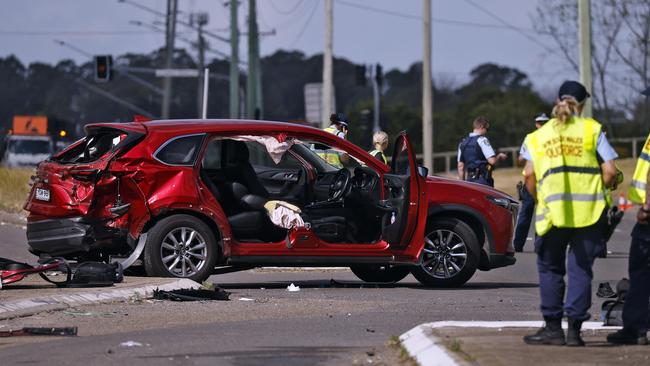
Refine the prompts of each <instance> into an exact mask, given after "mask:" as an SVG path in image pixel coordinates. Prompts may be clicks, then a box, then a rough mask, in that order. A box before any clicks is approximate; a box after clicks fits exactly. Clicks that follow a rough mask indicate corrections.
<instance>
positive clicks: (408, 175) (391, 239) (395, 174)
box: [382, 132, 424, 248]
mask: <svg viewBox="0 0 650 366" xmlns="http://www.w3.org/2000/svg"><path fill="white" fill-rule="evenodd" d="M393 146H394V152H393V157H392V161H391V172H390V173H387V174H384V178H383V179H384V194H385V196H384V198H385V199H386V200H387V201H388V202H389V203H390V205H391V206H392V207H393V212H392V213H391V214H390V217H389V218H388V222H386V226H385V227H384V231H383V233H382V234H383V235H382V237H383V239H384V240H385V241H386V242H388V243H389V244H390V245H391V246H392V247H394V248H404V247H406V246H407V245H408V244H409V242H410V240H411V238H412V237H413V233H414V232H415V228H416V226H417V220H418V206H419V204H420V197H421V194H420V190H421V189H424V184H423V182H422V179H423V178H422V177H420V176H419V174H418V167H417V161H416V158H415V153H414V151H413V145H412V144H411V141H410V140H409V138H408V136H407V135H406V133H405V132H402V133H400V135H399V136H398V137H397V139H396V141H395V144H394V145H393Z"/></svg>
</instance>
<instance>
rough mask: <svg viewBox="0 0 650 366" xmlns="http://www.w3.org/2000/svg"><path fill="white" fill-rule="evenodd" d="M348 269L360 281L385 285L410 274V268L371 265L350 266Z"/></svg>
mask: <svg viewBox="0 0 650 366" xmlns="http://www.w3.org/2000/svg"><path fill="white" fill-rule="evenodd" d="M350 269H351V270H352V273H354V274H355V275H356V276H357V277H359V279H360V280H362V281H365V282H385V283H389V282H398V281H401V280H402V279H404V277H406V276H408V274H409V273H410V272H411V267H395V266H391V265H372V264H369V265H358V266H352V267H350Z"/></svg>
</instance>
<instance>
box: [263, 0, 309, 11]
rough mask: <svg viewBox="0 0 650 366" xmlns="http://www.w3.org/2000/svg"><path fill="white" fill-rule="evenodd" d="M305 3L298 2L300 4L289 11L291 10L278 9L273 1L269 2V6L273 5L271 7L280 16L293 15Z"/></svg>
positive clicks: (301, 0)
mask: <svg viewBox="0 0 650 366" xmlns="http://www.w3.org/2000/svg"><path fill="white" fill-rule="evenodd" d="M303 1H304V0H298V2H297V3H296V5H294V7H293V8H291V9H289V10H282V9H280V8H278V7H277V6H276V5H275V3H274V2H273V0H269V4H271V7H272V8H273V10H275V11H277V12H278V13H280V14H291V13H293V12H294V11H296V9H298V8H299V7H300V5H302V3H303Z"/></svg>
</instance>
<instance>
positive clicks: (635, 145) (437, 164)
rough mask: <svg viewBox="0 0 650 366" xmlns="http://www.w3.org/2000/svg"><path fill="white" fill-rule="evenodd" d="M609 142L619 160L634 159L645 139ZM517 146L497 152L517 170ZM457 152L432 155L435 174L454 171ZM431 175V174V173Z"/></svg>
mask: <svg viewBox="0 0 650 366" xmlns="http://www.w3.org/2000/svg"><path fill="white" fill-rule="evenodd" d="M609 142H610V143H611V144H612V146H613V147H614V148H615V149H616V151H617V153H618V154H619V158H632V159H635V160H636V158H637V157H638V156H639V152H640V147H641V146H642V144H643V142H645V137H623V138H615V139H610V140H609ZM519 148H520V147H519V146H509V147H502V148H500V149H499V152H502V153H505V154H506V155H508V159H507V162H506V163H507V165H511V166H512V167H513V168H517V167H518V166H519V165H518V159H517V158H518V157H519ZM457 156H458V151H445V152H439V153H434V154H433V165H434V169H433V170H434V171H435V172H437V173H441V172H444V173H449V172H451V171H452V170H456V161H457V159H458V158H457ZM423 157H424V155H423V154H417V159H418V162H420V163H421V162H422V159H423ZM432 173H433V172H432Z"/></svg>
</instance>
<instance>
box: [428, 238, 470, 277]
mask: <svg viewBox="0 0 650 366" xmlns="http://www.w3.org/2000/svg"><path fill="white" fill-rule="evenodd" d="M424 241H425V245H424V248H423V249H422V253H423V258H422V265H421V266H422V268H423V269H424V270H425V271H426V272H427V273H429V274H430V275H431V276H433V277H435V278H439V279H448V278H452V277H454V276H456V275H457V274H458V273H460V271H461V270H462V269H463V267H465V264H466V262H467V245H466V244H465V242H464V241H463V239H462V238H461V237H460V236H459V235H458V234H456V233H455V232H453V231H451V230H447V229H437V230H434V231H433V232H431V233H429V234H428V235H427V236H425V238H424Z"/></svg>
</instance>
